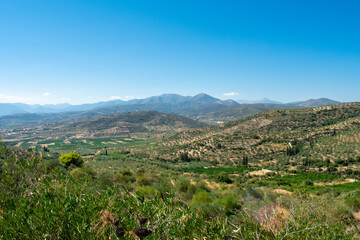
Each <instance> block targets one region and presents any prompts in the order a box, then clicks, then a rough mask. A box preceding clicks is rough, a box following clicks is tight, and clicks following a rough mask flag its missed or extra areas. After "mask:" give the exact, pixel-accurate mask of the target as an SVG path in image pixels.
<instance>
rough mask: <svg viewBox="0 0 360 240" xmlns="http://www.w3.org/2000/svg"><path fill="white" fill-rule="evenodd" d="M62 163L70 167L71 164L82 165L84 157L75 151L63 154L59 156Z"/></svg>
mask: <svg viewBox="0 0 360 240" xmlns="http://www.w3.org/2000/svg"><path fill="white" fill-rule="evenodd" d="M59 160H60V162H61V163H63V164H65V166H66V167H69V166H70V164H73V165H75V166H76V167H81V166H82V165H83V164H84V160H83V159H82V157H81V156H80V155H79V154H77V153H75V152H72V153H68V154H61V156H60V157H59Z"/></svg>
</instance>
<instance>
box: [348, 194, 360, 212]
mask: <svg viewBox="0 0 360 240" xmlns="http://www.w3.org/2000/svg"><path fill="white" fill-rule="evenodd" d="M345 203H346V205H347V206H348V207H350V208H351V209H352V210H353V211H355V212H357V211H359V210H360V197H350V198H348V199H346V201H345Z"/></svg>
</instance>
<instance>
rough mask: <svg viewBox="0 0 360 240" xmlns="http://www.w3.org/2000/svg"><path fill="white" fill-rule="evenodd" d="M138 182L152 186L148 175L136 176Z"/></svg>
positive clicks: (141, 184)
mask: <svg viewBox="0 0 360 240" xmlns="http://www.w3.org/2000/svg"><path fill="white" fill-rule="evenodd" d="M136 183H137V184H138V185H139V186H151V184H152V182H151V179H150V178H149V177H148V176H139V177H137V178H136Z"/></svg>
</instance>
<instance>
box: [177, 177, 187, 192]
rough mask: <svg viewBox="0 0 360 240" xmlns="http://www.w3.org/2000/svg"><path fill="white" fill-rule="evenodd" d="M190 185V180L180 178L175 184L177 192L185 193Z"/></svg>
mask: <svg viewBox="0 0 360 240" xmlns="http://www.w3.org/2000/svg"><path fill="white" fill-rule="evenodd" d="M189 186H190V181H189V180H188V179H185V178H182V179H180V180H179V181H178V182H177V184H176V189H177V190H178V191H179V192H182V193H186V192H187V190H188V188H189Z"/></svg>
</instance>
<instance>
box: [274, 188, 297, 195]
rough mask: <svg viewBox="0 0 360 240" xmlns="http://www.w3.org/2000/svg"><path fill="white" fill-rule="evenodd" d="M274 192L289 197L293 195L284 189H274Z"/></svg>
mask: <svg viewBox="0 0 360 240" xmlns="http://www.w3.org/2000/svg"><path fill="white" fill-rule="evenodd" d="M274 192H276V193H280V194H284V195H288V196H290V195H292V194H293V193H292V192H290V191H287V190H284V189H274Z"/></svg>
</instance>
